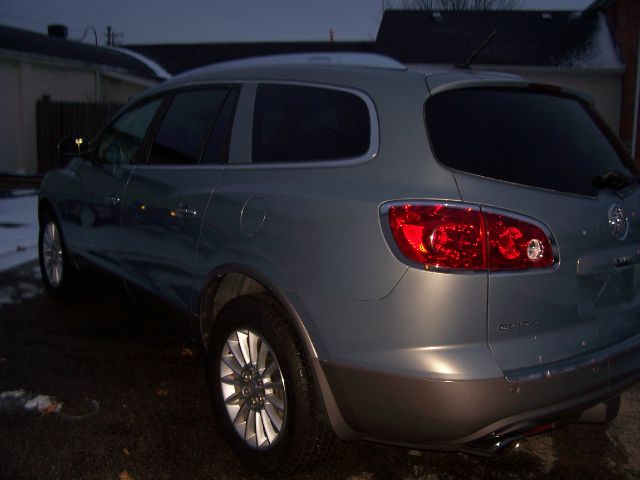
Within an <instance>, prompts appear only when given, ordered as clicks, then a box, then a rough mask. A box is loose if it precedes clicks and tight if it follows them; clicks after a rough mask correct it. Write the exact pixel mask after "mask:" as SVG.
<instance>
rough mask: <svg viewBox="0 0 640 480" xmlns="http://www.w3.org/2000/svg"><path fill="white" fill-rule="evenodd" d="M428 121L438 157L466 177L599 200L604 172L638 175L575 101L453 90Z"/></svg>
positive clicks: (429, 108)
mask: <svg viewBox="0 0 640 480" xmlns="http://www.w3.org/2000/svg"><path fill="white" fill-rule="evenodd" d="M425 117H426V121H427V128H428V131H429V136H430V138H431V143H432V146H433V150H434V153H435V156H436V158H437V159H438V160H439V161H440V162H441V163H443V164H445V165H447V166H449V167H451V168H454V169H457V170H461V171H463V172H468V173H472V174H476V175H482V176H484V177H489V178H494V179H498V180H505V181H509V182H514V183H519V184H524V185H530V186H535V187H542V188H548V189H552V190H558V191H562V192H569V193H576V194H581V195H592V196H595V195H597V193H598V188H597V187H596V185H594V180H595V179H596V177H598V176H600V175H602V174H603V173H605V172H607V171H610V170H615V171H618V172H620V173H621V174H623V175H626V176H632V175H634V174H635V169H634V168H633V167H632V166H631V163H630V162H629V161H628V160H627V159H626V158H625V153H624V152H623V151H621V149H620V147H619V146H617V145H616V143H615V141H613V139H612V138H611V137H610V135H611V134H610V132H608V131H607V128H606V127H605V126H604V123H603V122H602V120H600V119H599V117H597V116H596V114H595V113H593V112H592V111H590V110H589V109H588V108H587V107H586V106H585V105H583V104H582V103H581V102H580V101H578V100H576V99H574V98H571V97H564V96H560V95H554V94H548V93H541V92H534V91H525V90H502V89H467V90H454V91H450V92H446V93H442V94H438V95H435V96H433V97H431V98H430V99H428V100H427V102H426V104H425ZM596 183H597V181H596Z"/></svg>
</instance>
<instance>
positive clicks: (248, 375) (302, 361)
mask: <svg viewBox="0 0 640 480" xmlns="http://www.w3.org/2000/svg"><path fill="white" fill-rule="evenodd" d="M207 383H208V386H209V393H210V396H211V401H212V405H213V410H214V413H215V415H216V418H217V419H218V424H219V426H220V429H221V431H222V434H223V436H224V437H225V439H226V441H227V442H228V444H229V445H230V447H231V449H232V450H233V451H234V453H235V454H236V455H237V456H238V457H239V458H240V459H241V460H242V461H243V462H244V463H246V464H247V465H249V466H251V467H253V468H254V469H256V470H258V471H260V472H262V473H274V472H278V473H281V474H287V473H293V472H296V471H299V470H302V469H304V468H307V467H309V466H311V465H313V464H315V463H317V462H319V461H320V460H321V459H323V458H325V457H326V456H327V455H328V454H329V453H330V452H331V450H332V447H333V446H334V444H335V436H334V434H333V431H332V430H331V427H330V426H329V425H328V424H327V422H326V420H325V418H324V415H323V413H322V410H321V405H320V400H319V398H318V395H317V392H316V390H315V385H314V382H313V378H312V374H311V370H310V367H309V362H308V360H307V357H306V355H305V353H304V349H303V347H302V343H301V342H300V340H299V338H298V337H297V335H296V333H295V331H294V329H293V328H292V326H291V324H290V323H289V320H288V317H287V314H286V312H285V311H284V309H283V308H282V306H280V305H279V304H278V303H277V302H275V301H274V300H273V299H272V298H271V297H269V296H267V295H247V296H243V297H239V298H236V299H234V300H232V301H230V302H229V303H228V304H227V305H226V306H225V307H224V308H223V309H222V311H221V312H220V314H219V315H218V317H217V318H216V320H215V322H214V325H213V328H212V331H211V332H210V341H209V351H208V354H207Z"/></svg>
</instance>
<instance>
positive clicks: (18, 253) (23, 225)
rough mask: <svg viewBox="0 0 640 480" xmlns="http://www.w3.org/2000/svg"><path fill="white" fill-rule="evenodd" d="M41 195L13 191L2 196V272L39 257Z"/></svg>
mask: <svg viewBox="0 0 640 480" xmlns="http://www.w3.org/2000/svg"><path fill="white" fill-rule="evenodd" d="M37 243H38V196H37V195H36V194H35V193H34V192H33V191H14V192H12V196H10V197H8V198H0V272H2V271H5V270H8V269H10V268H12V267H15V266H17V265H20V264H22V263H25V262H28V261H31V260H34V259H36V258H37V256H38V250H37Z"/></svg>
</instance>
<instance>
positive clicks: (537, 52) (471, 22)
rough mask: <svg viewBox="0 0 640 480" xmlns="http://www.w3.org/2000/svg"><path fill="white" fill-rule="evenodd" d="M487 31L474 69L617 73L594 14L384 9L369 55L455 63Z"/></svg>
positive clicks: (607, 34)
mask: <svg viewBox="0 0 640 480" xmlns="http://www.w3.org/2000/svg"><path fill="white" fill-rule="evenodd" d="M493 31H495V32H496V36H495V37H494V38H493V40H492V41H491V42H490V43H489V44H488V45H487V46H486V48H485V49H484V50H483V51H482V52H481V53H480V54H479V55H478V57H477V58H476V60H475V61H474V64H481V65H527V66H538V67H567V68H579V69H605V70H607V69H610V70H620V69H622V68H623V64H622V60H621V59H620V55H619V53H618V51H617V48H616V46H615V43H614V40H613V37H612V35H611V31H610V29H609V26H608V24H607V20H606V17H605V15H604V14H602V13H600V12H597V11H584V12H558V11H554V12H549V13H543V12H539V11H522V10H518V11H456V12H446V11H445V12H435V11H415V10H413V11H411V10H387V11H385V13H384V16H383V18H382V23H381V24H380V29H379V31H378V37H377V39H376V43H375V51H376V52H378V53H383V54H386V55H389V56H391V57H394V58H396V59H398V60H400V61H401V62H404V63H414V64H415V63H419V64H420V63H430V64H460V63H464V61H465V60H466V59H467V58H468V57H469V55H471V53H472V52H474V51H475V50H476V49H477V48H478V46H480V45H481V44H482V42H483V41H484V40H485V39H486V38H487V37H488V36H489V35H490V34H491V32H493Z"/></svg>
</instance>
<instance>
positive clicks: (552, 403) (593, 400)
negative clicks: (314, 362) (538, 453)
mask: <svg viewBox="0 0 640 480" xmlns="http://www.w3.org/2000/svg"><path fill="white" fill-rule="evenodd" d="M575 365H576V366H575V368H568V367H569V365H568V364H566V363H565V364H564V365H563V370H562V371H560V370H558V369H554V366H545V369H544V370H543V369H540V372H544V374H542V375H531V373H533V372H528V373H529V375H528V376H527V377H522V378H521V379H517V378H516V379H508V378H507V377H500V378H490V379H481V380H480V379H476V380H466V381H465V380H454V381H451V380H432V379H424V378H413V377H407V376H401V375H394V374H389V373H384V372H379V371H373V370H366V369H362V368H353V367H349V366H342V365H336V364H331V363H327V362H322V369H323V372H324V374H325V376H326V378H327V380H328V383H329V385H330V387H331V390H332V393H333V396H334V398H335V401H336V404H337V407H338V409H339V411H340V412H341V414H342V417H343V418H344V421H345V422H346V423H347V425H348V426H349V427H350V428H351V429H352V430H353V431H354V432H356V433H357V435H358V436H359V437H361V438H364V439H368V440H374V441H378V442H383V443H391V444H396V445H403V446H410V447H414V448H427V449H442V450H467V451H474V449H475V446H474V445H482V444H486V442H487V440H491V439H500V438H509V437H512V438H515V437H517V436H518V435H521V434H522V433H524V432H527V431H530V430H531V429H533V428H534V427H536V426H538V425H541V424H546V423H550V422H560V421H565V420H569V421H570V420H577V419H578V417H579V415H580V413H582V412H584V411H586V410H588V409H590V408H591V407H593V406H595V405H597V404H599V403H601V402H605V401H607V400H610V399H612V398H615V397H617V396H618V395H619V394H620V393H621V392H622V391H623V390H625V389H626V388H628V387H630V386H631V385H633V384H634V383H635V382H637V381H640V348H638V347H637V346H635V345H633V344H631V345H630V344H629V343H628V342H627V343H626V344H624V345H620V346H619V348H618V349H617V350H615V351H611V352H610V355H608V356H606V357H604V358H603V356H602V355H599V356H597V357H596V356H594V358H593V361H592V362H590V363H588V364H584V359H581V360H580V362H578V363H576V364H575ZM477 453H479V452H477Z"/></svg>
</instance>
